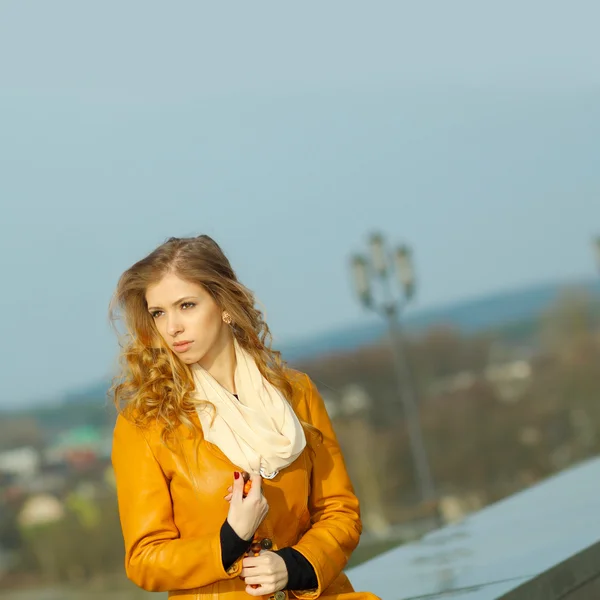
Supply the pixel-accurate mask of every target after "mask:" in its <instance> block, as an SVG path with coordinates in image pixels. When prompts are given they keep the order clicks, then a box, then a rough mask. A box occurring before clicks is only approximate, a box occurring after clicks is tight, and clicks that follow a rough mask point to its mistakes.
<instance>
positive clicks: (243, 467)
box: [111, 235, 375, 600]
mask: <svg viewBox="0 0 600 600" xmlns="http://www.w3.org/2000/svg"><path fill="white" fill-rule="evenodd" d="M111 316H112V317H113V319H114V318H117V317H118V316H121V317H122V318H123V319H124V322H125V325H126V328H127V339H126V340H125V342H124V344H123V351H122V357H121V359H122V366H123V373H122V374H121V376H120V377H119V378H118V380H117V381H115V384H114V386H113V391H114V399H115V403H116V405H117V408H118V410H119V415H118V417H117V422H116V426H115V430H114V437H113V449H112V462H113V466H114V471H115V476H116V482H117V495H118V503H119V514H120V518H121V526H122V530H123V537H124V540H125V551H126V558H125V567H126V571H127V575H128V577H129V578H130V579H131V580H132V581H133V582H135V583H136V584H137V585H138V586H140V587H142V588H144V589H146V590H149V591H169V592H170V594H169V595H170V596H177V597H178V598H181V599H182V600H183V599H191V598H194V599H196V600H201V599H208V598H217V597H218V598H220V597H223V598H225V597H226V598H228V599H229V600H236V599H238V598H239V599H241V598H247V597H248V595H249V596H258V597H267V598H270V599H272V600H283V599H284V598H288V597H290V596H292V597H296V598H301V599H302V598H307V599H308V598H311V599H312V598H319V597H321V598H325V599H327V600H334V599H339V600H367V599H372V598H375V596H373V595H372V594H368V593H356V592H354V591H353V589H352V586H351V585H350V582H349V581H348V579H347V577H346V576H345V575H344V574H343V572H342V569H343V568H344V566H345V565H346V563H347V561H348V558H349V556H350V554H351V553H352V551H353V550H354V548H355V547H356V545H357V543H358V540H359V536H360V533H361V521H360V513H359V505H358V501H357V498H356V496H355V494H354V491H353V488H352V484H351V482H350V480H349V478H348V474H347V472H346V468H345V465H344V460H343V457H342V455H341V452H340V448H339V446H338V443H337V440H336V437H335V434H334V432H333V429H332V427H331V423H330V420H329V418H328V416H327V412H326V410H325V407H324V404H323V401H322V399H321V397H320V396H319V393H318V392H317V389H316V388H315V386H314V385H313V384H312V382H311V381H310V380H309V378H308V377H307V376H306V375H304V374H302V373H299V372H295V371H292V370H290V369H287V368H285V367H284V366H283V364H282V361H281V359H280V356H279V353H277V352H274V351H272V350H271V349H270V345H269V343H268V340H269V339H270V334H269V329H268V327H267V325H266V323H265V322H264V320H263V317H262V314H261V312H260V311H258V310H257V309H256V308H255V307H254V297H253V294H252V293H251V292H250V291H249V290H248V289H247V288H245V287H244V286H243V285H242V284H241V283H239V282H238V280H237V278H236V276H235V273H234V271H233V270H232V268H231V266H230V264H229V262H228V260H227V258H226V257H225V255H224V254H223V252H222V251H221V249H220V248H219V246H218V245H217V244H216V243H215V242H214V241H213V240H212V239H211V238H209V237H208V236H204V235H203V236H199V237H197V238H171V239H169V240H168V241H167V242H166V243H164V244H163V245H161V246H159V247H158V248H157V249H156V250H154V251H153V252H152V253H151V254H150V255H149V256H147V257H146V258H144V259H142V260H140V261H139V262H137V263H136V264H134V265H133V266H132V267H131V268H129V269H128V270H127V271H125V273H123V275H122V276H121V278H120V280H119V283H118V286H117V290H116V292H115V296H114V298H113V301H112V303H111ZM246 474H248V475H246ZM248 477H249V484H248V486H250V489H249V490H248V486H246V489H245V485H244V480H245V478H246V479H247V478H248Z"/></svg>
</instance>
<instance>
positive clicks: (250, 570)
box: [240, 566, 269, 583]
mask: <svg viewBox="0 0 600 600" xmlns="http://www.w3.org/2000/svg"><path fill="white" fill-rule="evenodd" d="M268 574H269V573H268V569H265V567H264V566H262V567H244V568H243V569H242V570H241V571H240V577H243V578H244V579H246V578H248V577H266V576H267V575H268ZM253 583H254V582H253Z"/></svg>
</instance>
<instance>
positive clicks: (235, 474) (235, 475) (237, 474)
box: [233, 471, 240, 479]
mask: <svg viewBox="0 0 600 600" xmlns="http://www.w3.org/2000/svg"><path fill="white" fill-rule="evenodd" d="M233 477H234V479H239V478H240V474H239V473H238V472H237V471H236V472H235V473H234V474H233Z"/></svg>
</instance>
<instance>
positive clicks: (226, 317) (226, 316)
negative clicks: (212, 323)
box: [223, 311, 231, 325]
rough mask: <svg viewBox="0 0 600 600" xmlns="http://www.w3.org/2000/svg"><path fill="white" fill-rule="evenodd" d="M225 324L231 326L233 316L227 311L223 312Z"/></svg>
mask: <svg viewBox="0 0 600 600" xmlns="http://www.w3.org/2000/svg"><path fill="white" fill-rule="evenodd" d="M223 323H227V325H231V315H230V314H229V313H228V312H227V311H223Z"/></svg>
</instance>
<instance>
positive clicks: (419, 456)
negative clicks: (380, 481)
mask: <svg viewBox="0 0 600 600" xmlns="http://www.w3.org/2000/svg"><path fill="white" fill-rule="evenodd" d="M369 246H370V259H367V258H366V257H365V256H362V255H355V256H353V257H352V272H353V278H354V285H355V288H356V293H357V295H358V297H359V299H360V301H361V303H362V304H363V306H364V307H365V308H368V309H370V310H372V311H374V312H376V313H377V314H379V315H381V316H383V317H384V318H385V319H386V321H387V324H388V330H389V336H390V346H391V350H392V354H393V359H394V370H395V372H396V377H397V380H398V381H397V383H398V391H399V395H400V400H401V401H402V404H403V408H404V414H405V418H406V423H407V428H408V438H409V444H410V449H411V454H412V459H413V464H414V468H415V474H416V478H417V484H418V487H419V493H420V496H421V499H422V501H424V502H428V503H433V502H435V500H436V491H435V485H434V482H433V476H432V474H431V468H430V466H429V460H428V458H427V452H426V450H425V442H424V440H423V433H422V430H421V423H420V419H419V409H418V405H417V393H416V389H415V385H414V382H413V379H412V377H411V371H410V368H409V365H408V360H407V356H406V347H405V344H404V340H403V336H402V329H401V326H400V314H401V312H402V310H403V309H404V307H405V306H406V305H407V304H408V303H409V302H410V300H411V299H412V298H413V297H414V293H415V275H414V269H413V264H412V257H411V252H410V249H409V248H408V247H407V246H399V247H398V248H396V249H395V251H394V252H392V253H390V252H389V250H388V248H387V246H386V243H385V240H384V238H383V236H382V235H381V234H379V233H375V234H373V235H372V236H371V238H370V241H369ZM394 277H395V278H396V280H397V283H398V284H399V287H400V288H401V290H402V295H401V296H398V294H396V293H394V286H393V278H394ZM372 279H375V280H377V281H378V283H379V287H380V288H381V301H380V302H379V303H377V302H376V300H375V298H374V296H373V292H372V289H371V280H372Z"/></svg>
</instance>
